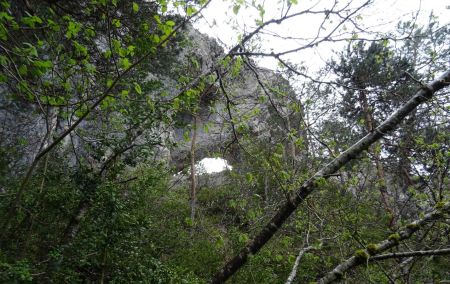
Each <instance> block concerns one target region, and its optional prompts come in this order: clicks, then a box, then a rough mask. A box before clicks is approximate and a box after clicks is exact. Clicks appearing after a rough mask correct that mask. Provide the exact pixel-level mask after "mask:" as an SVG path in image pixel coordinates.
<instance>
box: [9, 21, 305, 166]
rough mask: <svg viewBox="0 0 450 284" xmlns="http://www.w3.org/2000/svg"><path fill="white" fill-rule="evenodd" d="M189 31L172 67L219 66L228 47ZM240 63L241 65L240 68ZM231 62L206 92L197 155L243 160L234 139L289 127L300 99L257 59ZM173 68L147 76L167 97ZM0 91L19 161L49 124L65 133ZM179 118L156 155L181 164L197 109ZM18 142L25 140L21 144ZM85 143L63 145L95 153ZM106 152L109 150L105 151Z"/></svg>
mask: <svg viewBox="0 0 450 284" xmlns="http://www.w3.org/2000/svg"><path fill="white" fill-rule="evenodd" d="M184 35H185V37H186V40H185V44H184V46H182V47H181V48H180V50H179V53H178V55H177V59H176V61H177V62H179V64H174V66H175V67H173V68H186V66H189V64H191V66H192V65H196V70H195V72H193V73H194V74H201V73H205V72H207V71H208V70H210V69H211V68H212V66H217V62H218V60H219V59H220V58H222V57H223V56H224V51H223V49H222V48H221V47H220V46H219V45H218V44H217V42H216V41H215V40H213V39H211V38H209V37H208V36H207V35H204V34H201V33H199V32H198V31H196V30H195V29H194V28H193V27H191V26H187V27H186V28H185V30H184ZM238 65H241V66H240V68H238V67H239V66H238ZM229 66H231V67H230V68H225V67H223V72H222V73H223V74H222V75H221V76H222V79H223V80H222V85H223V90H222V88H221V86H220V84H219V82H218V80H216V81H215V82H212V83H210V85H209V86H207V92H205V93H204V94H202V99H201V104H200V107H199V109H198V110H197V112H196V116H197V127H196V160H197V161H200V160H201V159H202V158H204V157H211V156H213V155H214V153H224V155H225V158H227V160H229V161H230V162H231V163H233V161H238V160H239V159H238V153H237V152H236V151H233V149H234V150H235V149H236V147H233V146H232V145H233V142H236V141H235V140H236V138H239V136H240V135H241V133H243V132H246V133H250V135H251V137H252V139H253V138H254V139H266V140H267V139H269V140H270V137H271V136H273V135H274V134H275V133H276V132H277V131H283V132H284V133H287V129H286V125H285V120H286V119H289V117H290V114H289V111H288V108H287V106H288V104H289V103H290V102H292V101H293V100H296V99H295V94H294V92H293V91H292V89H291V88H290V87H289V84H288V82H287V81H286V80H285V79H283V78H282V77H281V76H280V75H278V74H276V73H274V72H273V71H270V70H267V69H262V68H258V67H257V66H256V65H255V64H254V63H253V62H248V64H247V65H246V64H244V63H243V62H241V61H240V62H237V63H233V62H230V63H229ZM163 71H164V70H163ZM188 71H189V70H188ZM170 74H171V72H157V71H156V72H155V71H152V72H151V73H149V74H148V76H147V78H146V80H147V81H159V82H160V83H161V84H162V85H163V87H162V89H164V90H165V92H166V93H168V97H169V98H173V97H174V96H175V95H176V94H178V92H179V91H178V90H179V78H174V77H172V76H171V75H170ZM144 83H145V82H144ZM223 91H225V93H224V92H223ZM0 92H1V96H0V120H1V125H0V135H1V139H0V140H1V141H0V146H1V147H2V148H3V149H6V150H7V151H12V150H11V149H13V150H14V149H16V148H17V149H20V151H21V153H20V154H19V155H18V156H20V157H25V158H24V159H23V160H22V161H19V163H22V164H23V165H26V164H28V163H29V162H30V160H31V159H32V157H34V155H36V153H38V152H39V149H40V148H41V147H42V145H43V143H44V145H45V143H48V141H49V140H50V139H51V137H47V142H46V141H44V140H46V139H43V136H44V134H45V133H46V129H48V128H49V127H50V128H52V129H55V130H54V132H55V133H60V132H61V131H62V130H63V129H64V128H65V127H67V121H64V119H58V120H51V121H48V119H45V118H43V116H42V115H41V114H39V112H40V111H41V110H40V109H38V106H37V105H34V106H33V105H31V104H29V103H21V102H20V101H15V100H14V99H10V98H8V95H9V94H8V93H7V92H6V91H5V90H0ZM150 95H151V94H150ZM48 111H50V112H52V110H49V109H46V110H45V112H48ZM176 120H177V122H178V123H177V124H176V125H178V126H173V125H172V126H165V125H161V129H164V133H165V134H164V135H166V136H167V138H168V139H167V140H168V141H170V143H167V144H166V145H160V146H158V151H157V153H156V154H155V155H156V156H155V158H157V159H165V160H168V161H169V162H170V164H172V165H174V166H175V167H176V168H177V169H179V170H180V169H183V168H184V167H185V166H186V165H188V164H189V161H188V157H189V153H190V148H191V141H190V140H189V139H186V137H188V138H189V137H191V136H192V132H191V130H192V124H193V114H192V113H188V112H186V113H181V114H179V115H178V116H177V119H176ZM95 123H96V122H95V121H94V122H92V121H91V122H89V123H85V122H83V123H82V124H80V125H79V128H80V131H81V130H83V131H85V132H89V131H92V132H94V131H98V129H96V127H95ZM269 124H270V125H269ZM152 131H153V132H154V131H155V130H152ZM156 131H159V130H156ZM162 132H163V130H161V133H162ZM74 134H76V133H74ZM158 134H159V135H162V134H160V133H158ZM21 141H22V142H21ZM43 141H44V142H43ZM173 142H174V143H175V145H176V146H175V147H173V146H168V145H173ZM18 143H23V144H24V145H21V147H16V146H17V144H18ZM83 143H84V142H83V141H81V140H80V138H77V135H73V136H72V137H69V136H68V137H67V139H65V140H64V141H63V143H62V144H63V145H62V146H63V147H62V148H67V149H69V148H70V149H73V148H80V149H77V150H79V151H80V152H81V153H87V155H88V156H89V155H92V154H89V151H84V149H83V147H85V146H83V145H84V144H83ZM60 149H61V148H60ZM91 150H92V149H91ZM14 151H16V150H14ZM105 152H107V151H103V153H105ZM65 155H66V157H67V155H69V156H70V155H73V154H70V151H66V153H65ZM101 155H102V154H100V156H101ZM76 158H78V157H73V158H72V160H73V163H72V164H74V165H75V163H76ZM85 158H86V157H85ZM90 158H92V159H91V160H98V161H99V160H100V159H101V157H99V156H98V155H97V156H96V157H87V159H88V160H89V159H90ZM69 159H70V158H69ZM93 163H95V162H93Z"/></svg>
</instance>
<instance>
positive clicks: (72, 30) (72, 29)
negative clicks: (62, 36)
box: [66, 21, 81, 39]
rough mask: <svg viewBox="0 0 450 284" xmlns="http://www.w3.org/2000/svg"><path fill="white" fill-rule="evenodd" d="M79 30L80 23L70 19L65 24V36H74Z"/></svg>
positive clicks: (69, 37)
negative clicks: (67, 23) (66, 24)
mask: <svg viewBox="0 0 450 284" xmlns="http://www.w3.org/2000/svg"><path fill="white" fill-rule="evenodd" d="M80 30H81V24H80V23H77V22H74V21H70V22H69V25H68V26H67V31H66V37H67V38H68V39H71V38H73V37H76V36H77V35H78V33H79V32H80Z"/></svg>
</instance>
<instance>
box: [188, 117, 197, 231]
mask: <svg viewBox="0 0 450 284" xmlns="http://www.w3.org/2000/svg"><path fill="white" fill-rule="evenodd" d="M197 120H198V118H197V115H196V114H194V123H193V126H192V128H193V129H192V140H191V194H190V199H191V200H190V201H191V202H190V203H191V221H192V223H194V220H195V209H196V202H197V176H196V170H195V143H196V140H197Z"/></svg>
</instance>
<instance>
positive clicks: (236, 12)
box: [233, 5, 241, 15]
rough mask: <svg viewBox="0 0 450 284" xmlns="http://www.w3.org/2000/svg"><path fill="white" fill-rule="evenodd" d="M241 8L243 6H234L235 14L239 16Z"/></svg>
mask: <svg viewBox="0 0 450 284" xmlns="http://www.w3.org/2000/svg"><path fill="white" fill-rule="evenodd" d="M240 8H241V5H234V6H233V13H234V14H235V15H237V14H238V13H239V9H240Z"/></svg>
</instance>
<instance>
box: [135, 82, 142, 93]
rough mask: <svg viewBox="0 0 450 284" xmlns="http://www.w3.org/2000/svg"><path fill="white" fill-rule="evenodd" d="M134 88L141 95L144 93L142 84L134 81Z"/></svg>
mask: <svg viewBox="0 0 450 284" xmlns="http://www.w3.org/2000/svg"><path fill="white" fill-rule="evenodd" d="M134 90H135V91H136V93H138V94H139V95H142V89H141V86H140V85H139V84H138V83H134Z"/></svg>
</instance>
